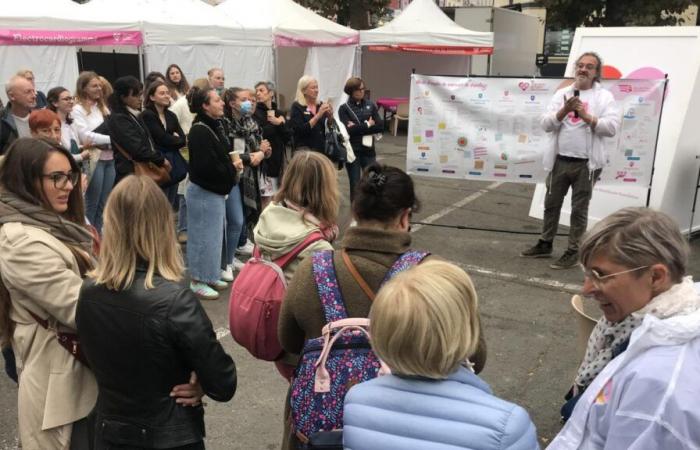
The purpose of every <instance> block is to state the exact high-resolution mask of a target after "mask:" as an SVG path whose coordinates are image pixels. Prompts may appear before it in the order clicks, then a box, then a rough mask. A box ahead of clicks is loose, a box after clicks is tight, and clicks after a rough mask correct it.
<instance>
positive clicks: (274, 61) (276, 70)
mask: <svg viewBox="0 0 700 450" xmlns="http://www.w3.org/2000/svg"><path fill="white" fill-rule="evenodd" d="M277 53H278V49H277V47H276V46H275V44H272V64H273V65H274V74H273V76H274V77H275V79H274V82H275V91H276V92H277V103H278V106H279V95H280V80H279V57H278V54H277Z"/></svg>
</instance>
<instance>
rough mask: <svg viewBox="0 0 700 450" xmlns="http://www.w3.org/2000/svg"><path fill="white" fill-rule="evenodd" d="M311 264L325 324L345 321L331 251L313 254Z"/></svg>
mask: <svg viewBox="0 0 700 450" xmlns="http://www.w3.org/2000/svg"><path fill="white" fill-rule="evenodd" d="M311 261H312V263H313V274H314V282H315V283H316V289H317V290H318V297H319V298H320V299H321V306H322V307H323V315H324V317H325V319H326V323H330V322H335V321H337V320H342V319H347V318H348V313H347V311H346V310H345V303H344V302H343V297H342V295H341V294H340V287H339V285H338V277H337V276H336V273H335V267H334V266H333V250H323V251H320V252H315V253H314V254H313V256H312V257H311Z"/></svg>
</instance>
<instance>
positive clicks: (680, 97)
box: [530, 27, 700, 231]
mask: <svg viewBox="0 0 700 450" xmlns="http://www.w3.org/2000/svg"><path fill="white" fill-rule="evenodd" d="M586 51H594V52H597V53H598V54H599V55H600V56H601V57H602V59H603V64H604V65H605V67H604V69H605V70H604V73H605V72H607V73H611V74H613V75H616V76H619V77H621V78H645V77H658V76H660V75H662V74H668V80H669V81H668V89H667V93H666V99H665V102H664V110H663V117H662V118H661V124H660V128H659V134H658V139H657V142H658V145H657V153H656V160H655V163H654V176H653V179H652V187H651V192H650V195H649V206H650V207H652V208H655V209H659V210H661V211H664V212H666V213H668V214H669V215H670V216H671V217H673V218H674V219H675V220H676V221H677V222H678V224H679V225H680V226H681V229H682V230H684V231H687V230H688V228H689V223H690V212H691V210H692V206H693V205H692V202H693V195H694V193H695V182H696V180H697V176H698V166H700V160H697V159H696V156H697V155H700V145H699V144H698V142H700V126H698V117H700V116H699V114H700V78H699V77H700V27H626V28H579V29H577V30H576V35H575V36H574V41H573V44H572V48H571V55H570V57H569V62H568V65H567V70H566V74H567V75H569V76H571V75H572V74H573V66H574V62H575V61H576V59H577V57H578V56H579V55H580V54H581V53H583V52H586ZM648 194H649V190H648V189H645V188H643V187H635V186H596V188H595V190H594V192H593V197H592V199H591V203H590V207H589V227H590V226H592V225H593V224H594V223H595V222H597V221H598V220H600V219H602V218H604V217H606V216H607V215H609V214H611V213H613V212H615V211H617V210H618V209H620V208H624V207H626V206H644V205H646V203H647V195H648ZM544 196H545V188H544V185H538V186H537V188H536V190H535V194H534V196H533V199H532V203H531V206H530V215H531V216H533V217H538V218H542V217H543V214H544ZM570 204H571V203H570V198H569V197H567V199H566V200H565V201H564V208H562V213H561V218H560V223H562V224H567V225H568V223H569V214H570ZM696 209H700V208H696ZM693 223H694V229H695V230H697V229H698V228H699V227H700V214H698V213H696V217H695V219H694V221H693Z"/></svg>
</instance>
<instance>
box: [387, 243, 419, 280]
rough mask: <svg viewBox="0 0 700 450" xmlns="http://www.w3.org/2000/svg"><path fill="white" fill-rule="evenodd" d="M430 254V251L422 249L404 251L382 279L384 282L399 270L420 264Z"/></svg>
mask: <svg viewBox="0 0 700 450" xmlns="http://www.w3.org/2000/svg"><path fill="white" fill-rule="evenodd" d="M428 255H430V252H424V251H420V250H408V251H407V252H405V253H403V254H402V255H401V256H399V257H398V259H397V260H396V261H395V262H394V264H393V265H392V266H391V269H389V272H387V274H386V276H385V277H384V281H382V284H384V283H386V282H387V281H389V280H390V279H391V278H392V277H393V276H394V275H396V274H398V273H399V272H403V271H404V270H407V269H410V268H411V267H413V266H415V265H417V264H420V263H421V261H423V259H425V257H426V256H428Z"/></svg>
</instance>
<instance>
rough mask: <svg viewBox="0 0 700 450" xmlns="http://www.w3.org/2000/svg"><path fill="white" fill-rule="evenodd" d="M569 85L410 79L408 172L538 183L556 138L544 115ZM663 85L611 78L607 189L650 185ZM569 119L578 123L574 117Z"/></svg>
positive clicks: (556, 81) (605, 172) (506, 80)
mask: <svg viewBox="0 0 700 450" xmlns="http://www.w3.org/2000/svg"><path fill="white" fill-rule="evenodd" d="M571 82H572V80H570V79H554V78H537V79H532V78H530V79H522V78H520V79H519V78H488V77H470V78H465V77H436V76H425V75H413V76H412V77H411V100H410V102H411V104H410V110H411V111H410V117H411V120H410V122H409V129H408V146H407V152H406V157H407V164H406V167H407V168H408V171H409V172H410V173H413V174H423V175H429V176H437V177H450V178H467V179H478V180H502V181H513V182H530V183H532V182H539V181H543V180H544V178H545V176H546V174H545V172H544V170H543V167H542V160H543V155H544V152H545V151H546V149H547V148H548V147H549V145H550V142H551V139H553V138H555V137H554V135H553V134H552V133H545V132H544V130H543V129H542V125H541V117H542V115H543V114H544V113H545V112H546V109H547V105H548V104H549V102H550V101H551V99H552V96H553V95H555V93H556V92H557V90H559V89H561V88H562V87H565V86H568V85H569V84H571ZM664 85H665V80H606V81H604V83H603V86H604V88H606V89H608V90H609V91H610V92H611V93H612V94H613V97H614V98H615V100H616V102H617V103H618V106H619V110H620V113H621V115H622V117H621V129H620V133H618V135H617V136H615V137H614V138H610V139H606V149H607V153H608V156H609V163H608V165H607V166H606V167H605V169H604V170H603V173H602V175H601V180H600V183H601V184H628V185H639V186H648V185H649V182H650V180H651V172H652V167H653V156H654V150H655V144H656V134H657V130H658V125H659V119H660V115H661V105H662V99H663V90H664ZM571 120H580V119H575V118H574V117H573V114H572V118H571Z"/></svg>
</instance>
